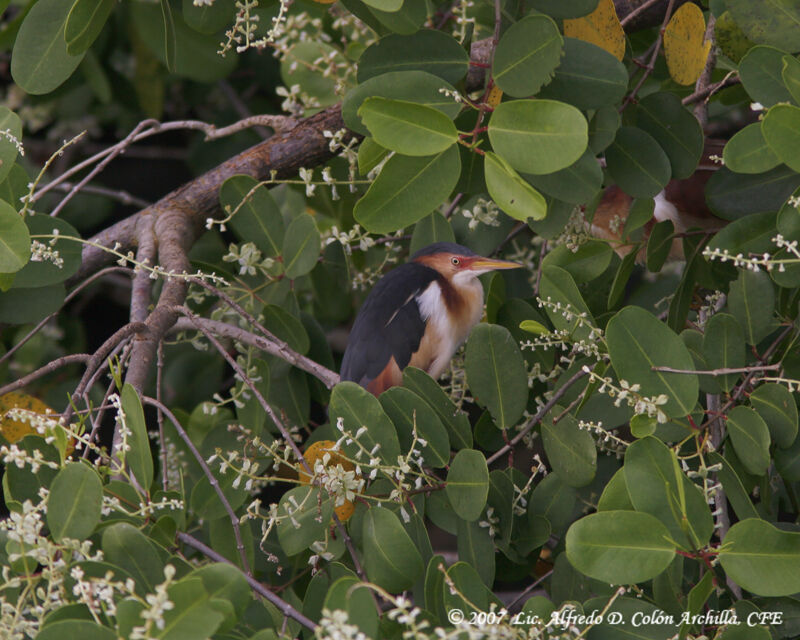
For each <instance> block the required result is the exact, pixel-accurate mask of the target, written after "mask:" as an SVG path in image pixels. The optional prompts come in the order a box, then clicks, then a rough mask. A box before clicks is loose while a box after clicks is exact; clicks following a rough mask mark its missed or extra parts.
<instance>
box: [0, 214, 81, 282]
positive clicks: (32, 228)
mask: <svg viewBox="0 0 800 640" xmlns="http://www.w3.org/2000/svg"><path fill="white" fill-rule="evenodd" d="M0 210H2V205H1V204H0ZM25 222H26V223H27V225H28V231H29V232H30V234H31V239H32V240H36V241H38V242H41V243H42V244H44V245H46V246H47V247H48V248H52V249H53V250H54V251H58V254H59V257H60V258H61V259H62V260H63V263H62V264H60V265H56V264H55V263H53V262H50V261H47V260H43V261H41V262H33V261H29V262H28V264H26V265H25V266H24V267H23V268H22V270H20V271H18V272H17V276H16V277H15V278H14V284H13V287H14V288H15V289H21V288H25V287H44V286H46V285H50V284H56V283H59V282H63V281H64V280H66V279H67V278H69V277H70V276H71V275H73V274H74V273H75V272H76V271H77V270H78V268H79V267H80V266H81V243H80V242H78V241H76V240H68V239H66V238H67V236H70V237H72V238H80V234H78V232H77V231H76V230H75V227H73V226H72V225H71V224H69V223H68V222H66V221H65V220H62V219H61V218H52V217H50V216H48V215H45V214H41V213H37V214H35V215H33V216H26V218H25ZM54 230H56V231H57V232H58V236H59V237H58V238H53V237H52V235H53V231H54ZM0 234H2V232H0ZM37 235H40V236H44V237H38V238H37V237H36V236H37ZM47 236H51V237H47ZM0 244H2V240H0Z"/></svg>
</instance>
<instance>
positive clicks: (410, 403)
mask: <svg viewBox="0 0 800 640" xmlns="http://www.w3.org/2000/svg"><path fill="white" fill-rule="evenodd" d="M378 399H379V401H380V403H381V406H382V407H383V410H384V411H385V412H386V415H388V416H389V419H390V420H391V421H392V422H393V423H394V426H395V428H396V429H397V436H398V440H399V441H400V448H401V450H402V451H409V450H410V449H411V447H412V444H414V429H416V435H417V437H418V438H421V439H423V440H425V443H426V444H425V445H423V446H422V447H420V444H419V443H416V444H415V445H414V446H415V447H416V448H421V450H422V457H423V458H424V460H425V464H428V465H430V466H432V467H434V468H441V467H444V466H446V465H447V464H448V463H449V462H450V438H449V437H448V435H447V430H446V429H445V428H444V425H443V424H442V421H441V420H439V417H438V416H437V415H436V412H435V411H434V410H433V409H431V407H430V406H429V405H428V403H427V402H425V401H424V400H423V399H422V398H420V397H419V396H418V395H417V394H416V393H414V392H413V391H410V390H409V389H405V388H404V387H392V388H391V389H387V390H386V391H384V392H383V393H382V394H381V395H380V398H378Z"/></svg>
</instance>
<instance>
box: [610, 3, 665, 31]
mask: <svg viewBox="0 0 800 640" xmlns="http://www.w3.org/2000/svg"><path fill="white" fill-rule="evenodd" d="M659 2H663V0H647V2H644V3H642V4H640V5H639V6H638V7H636V8H635V9H634V10H633V11H631V12H630V13H629V14H628V15H627V16H625V17H624V18H623V19H622V20H620V21H619V23H620V25H622V27H625V25H626V24H628V23H629V22H630V21H631V20H633V19H634V18H635V17H636V16H638V15H639V14H641V13H644V12H645V11H647V10H648V9H649V8H650V7H652V6H653V5H656V4H658V3H659Z"/></svg>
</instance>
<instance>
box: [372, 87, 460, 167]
mask: <svg viewBox="0 0 800 640" xmlns="http://www.w3.org/2000/svg"><path fill="white" fill-rule="evenodd" d="M358 116H359V117H360V118H361V121H362V122H363V123H364V125H365V126H366V127H367V129H369V131H370V133H371V134H372V137H373V138H374V139H375V141H376V142H377V143H378V144H380V145H381V146H383V147H386V148H387V149H391V150H392V151H396V152H397V153H402V154H403V155H407V156H431V155H434V154H436V153H440V152H442V151H444V150H446V149H447V148H448V147H450V146H451V145H453V144H455V143H456V140H457V139H458V132H457V131H456V127H455V125H454V124H453V121H452V120H450V118H448V117H447V116H446V115H445V114H443V113H442V112H441V111H438V110H437V109H434V108H432V107H428V106H425V105H421V104H416V103H415V102H407V101H405V100H390V99H388V98H381V97H374V98H367V99H366V100H365V101H364V102H363V103H362V104H361V107H360V108H359V109H358Z"/></svg>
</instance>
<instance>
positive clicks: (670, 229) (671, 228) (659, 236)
mask: <svg viewBox="0 0 800 640" xmlns="http://www.w3.org/2000/svg"><path fill="white" fill-rule="evenodd" d="M674 234H675V225H674V224H673V223H672V220H663V221H662V222H657V223H656V224H654V225H653V229H652V230H651V231H650V236H649V237H648V238H647V254H646V255H647V258H646V261H645V264H646V265H647V270H648V271H651V272H652V273H658V272H659V271H661V267H663V266H664V263H665V262H666V261H667V258H668V257H669V254H670V251H671V250H672V240H673V237H674Z"/></svg>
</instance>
